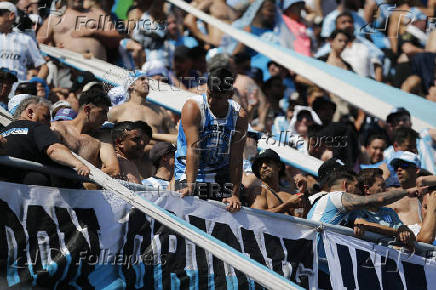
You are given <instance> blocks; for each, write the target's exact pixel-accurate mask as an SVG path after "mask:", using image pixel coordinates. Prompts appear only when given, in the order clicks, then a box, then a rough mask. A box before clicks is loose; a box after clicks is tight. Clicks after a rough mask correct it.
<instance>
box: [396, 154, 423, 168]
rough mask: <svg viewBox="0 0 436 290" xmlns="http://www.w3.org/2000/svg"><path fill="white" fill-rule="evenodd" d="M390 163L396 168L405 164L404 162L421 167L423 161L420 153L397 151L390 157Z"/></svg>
mask: <svg viewBox="0 0 436 290" xmlns="http://www.w3.org/2000/svg"><path fill="white" fill-rule="evenodd" d="M388 163H389V165H391V166H392V168H393V169H394V170H395V169H396V168H398V167H400V165H403V166H405V165H404V163H406V164H409V165H413V166H414V167H416V168H421V161H420V160H419V157H418V155H416V154H415V153H413V152H410V151H396V152H394V154H392V156H391V158H390V159H389V162H388Z"/></svg>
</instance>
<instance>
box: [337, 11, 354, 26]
mask: <svg viewBox="0 0 436 290" xmlns="http://www.w3.org/2000/svg"><path fill="white" fill-rule="evenodd" d="M344 16H347V17H350V18H351V19H353V22H354V18H353V14H351V13H350V12H348V11H345V12H342V13H340V14H339V15H338V16H336V20H335V24H337V23H338V19H339V18H341V17H344Z"/></svg>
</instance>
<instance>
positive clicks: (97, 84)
mask: <svg viewBox="0 0 436 290" xmlns="http://www.w3.org/2000/svg"><path fill="white" fill-rule="evenodd" d="M93 87H98V88H99V89H102V90H104V85H103V83H101V82H89V83H87V84H86V85H84V86H83V89H82V92H86V91H88V90H90V89H92V88H93Z"/></svg>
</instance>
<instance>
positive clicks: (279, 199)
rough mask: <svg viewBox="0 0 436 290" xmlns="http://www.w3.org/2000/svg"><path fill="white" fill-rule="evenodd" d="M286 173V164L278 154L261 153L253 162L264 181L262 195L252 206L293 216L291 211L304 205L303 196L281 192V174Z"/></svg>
mask: <svg viewBox="0 0 436 290" xmlns="http://www.w3.org/2000/svg"><path fill="white" fill-rule="evenodd" d="M283 171H284V164H283V163H282V162H281V161H280V157H279V155H278V154H277V152H275V151H273V150H271V149H267V150H265V151H263V152H261V153H259V154H258V155H257V156H256V158H255V159H254V162H253V172H254V174H255V175H256V177H257V178H259V179H260V180H262V185H261V186H262V190H261V193H260V195H258V196H256V199H255V201H254V203H253V205H252V206H251V207H252V208H257V209H263V210H267V211H270V212H274V213H285V214H292V212H291V211H290V210H291V209H294V208H297V207H301V206H302V205H303V201H304V196H303V195H302V194H295V195H292V194H290V193H288V192H284V191H281V190H280V185H279V179H280V174H281V173H283Z"/></svg>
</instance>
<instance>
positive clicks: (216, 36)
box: [185, 0, 236, 47]
mask: <svg viewBox="0 0 436 290" xmlns="http://www.w3.org/2000/svg"><path fill="white" fill-rule="evenodd" d="M193 6H196V8H197V9H199V10H201V11H203V12H205V13H209V14H210V15H211V16H213V17H214V18H216V19H219V20H221V21H223V22H226V23H228V24H230V23H231V22H232V21H233V20H235V18H236V14H235V13H234V11H233V10H232V9H231V8H230V7H229V6H227V4H226V1H224V0H217V1H212V0H202V1H197V3H194V4H193ZM185 25H186V26H187V27H188V29H189V30H191V32H192V33H193V35H194V36H195V37H197V38H199V39H201V40H202V41H204V42H205V43H208V44H211V45H213V46H216V47H218V46H220V44H221V37H222V36H223V35H224V32H222V31H221V30H219V29H218V28H216V27H214V26H212V25H209V26H208V27H207V29H208V34H207V35H205V34H204V33H203V32H201V31H200V29H199V28H198V26H197V18H196V17H195V16H194V15H192V14H187V15H186V17H185Z"/></svg>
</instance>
